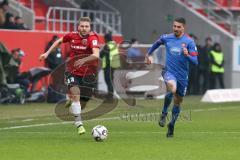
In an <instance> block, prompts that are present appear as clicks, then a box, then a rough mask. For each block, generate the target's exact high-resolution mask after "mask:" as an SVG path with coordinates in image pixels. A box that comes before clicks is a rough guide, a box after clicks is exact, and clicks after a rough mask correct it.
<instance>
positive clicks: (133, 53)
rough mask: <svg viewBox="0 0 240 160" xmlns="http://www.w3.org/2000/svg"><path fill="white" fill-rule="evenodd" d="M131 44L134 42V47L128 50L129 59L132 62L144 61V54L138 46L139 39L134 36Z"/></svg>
mask: <svg viewBox="0 0 240 160" xmlns="http://www.w3.org/2000/svg"><path fill="white" fill-rule="evenodd" d="M131 44H132V47H131V48H129V49H128V51H127V57H128V60H130V62H137V61H138V62H139V61H141V62H143V61H144V55H143V53H142V52H141V50H140V49H139V48H138V47H137V45H138V44H139V43H138V40H137V39H136V38H132V39H131Z"/></svg>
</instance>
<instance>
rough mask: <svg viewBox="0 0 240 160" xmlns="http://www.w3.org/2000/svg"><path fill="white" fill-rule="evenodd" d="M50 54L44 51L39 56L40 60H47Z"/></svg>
mask: <svg viewBox="0 0 240 160" xmlns="http://www.w3.org/2000/svg"><path fill="white" fill-rule="evenodd" d="M47 56H48V54H47V53H43V54H41V55H40V56H39V60H40V61H42V60H45V59H46V58H47Z"/></svg>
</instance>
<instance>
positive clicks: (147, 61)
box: [145, 54, 153, 64]
mask: <svg viewBox="0 0 240 160" xmlns="http://www.w3.org/2000/svg"><path fill="white" fill-rule="evenodd" d="M145 63H146V64H152V63H153V57H152V56H149V55H148V54H147V55H146V56H145Z"/></svg>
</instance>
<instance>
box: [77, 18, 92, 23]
mask: <svg viewBox="0 0 240 160" xmlns="http://www.w3.org/2000/svg"><path fill="white" fill-rule="evenodd" d="M80 22H89V23H92V21H91V19H90V18H89V17H81V18H80V19H79V23H80Z"/></svg>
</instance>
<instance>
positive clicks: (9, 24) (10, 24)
mask: <svg viewBox="0 0 240 160" xmlns="http://www.w3.org/2000/svg"><path fill="white" fill-rule="evenodd" d="M3 28H4V29H17V27H16V25H15V19H14V16H13V14H11V13H6V15H5V23H4V25H3Z"/></svg>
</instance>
